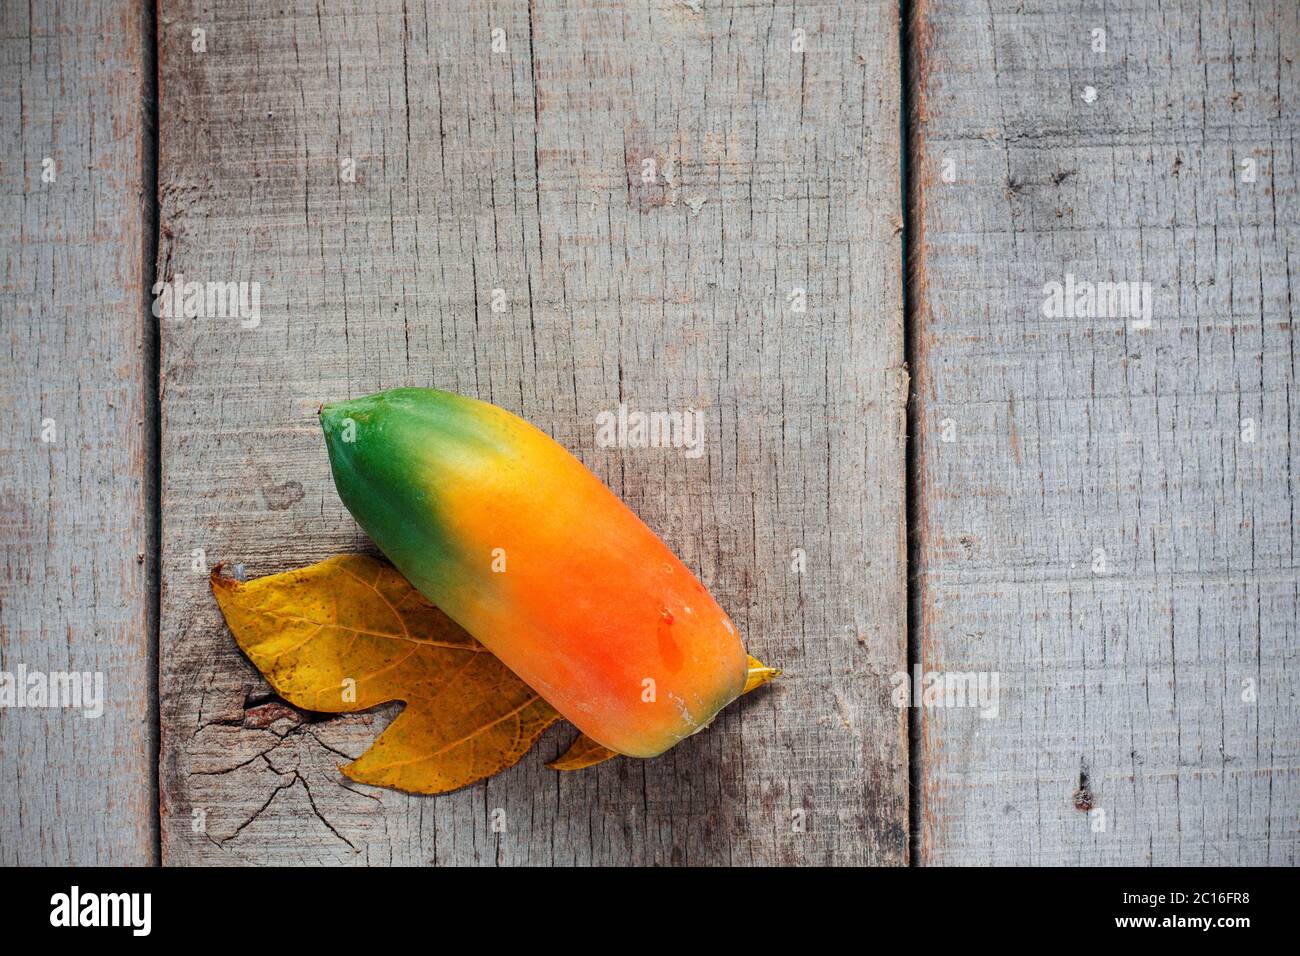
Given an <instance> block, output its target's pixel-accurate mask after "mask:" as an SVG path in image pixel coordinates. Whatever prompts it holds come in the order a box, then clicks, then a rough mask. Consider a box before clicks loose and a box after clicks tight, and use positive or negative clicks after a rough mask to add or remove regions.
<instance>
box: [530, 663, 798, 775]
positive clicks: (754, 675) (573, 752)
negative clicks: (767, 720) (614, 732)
mask: <svg viewBox="0 0 1300 956" xmlns="http://www.w3.org/2000/svg"><path fill="white" fill-rule="evenodd" d="M746 656H749V674H748V676H746V678H745V689H744V690H742V691H741V693H742V694H748V693H749V692H750V691H751V690H755V689H757V688H759V687H762V686H763V685H764V684H766V683H767V682H768V681H770V680H775V679H776V678H777V677H780V676H781V669H780V668H779V667H768V666H767V665H766V664H764V663H763V662H762V661H760V660H758V659H757V658H756V657H753V656H750V655H746ZM617 756H618V754H617V753H616V752H615V751H613V750H610V749H609V748H608V747H602V746H601V745H600V744H598V743H596V741H594V740H592V739H591V738H590V737H588V736H587V735H586V734H579V735H578V739H577V740H575V741H574V742H573V744H572V745H571V746H570V747H569V749H568V750H566V751H565V752H564V754H563V755H562V756H560V757H557V758H556V759H555V760H552V761H551V762H550V763H548V764H547V765H546V766H548V767H550V768H551V769H552V770H583V769H585V768H587V767H594V766H595V765H596V764H598V763H604V762H605V761H606V760H609V759H611V758H613V757H617Z"/></svg>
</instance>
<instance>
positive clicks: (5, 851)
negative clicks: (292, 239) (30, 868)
mask: <svg viewBox="0 0 1300 956" xmlns="http://www.w3.org/2000/svg"><path fill="white" fill-rule="evenodd" d="M52 6H53V5H52V4H39V3H37V4H26V3H23V4H17V3H12V4H11V3H6V4H4V5H3V6H0V203H2V204H3V212H2V213H0V335H2V336H3V341H4V349H3V354H0V461H2V462H3V463H4V464H3V467H0V671H4V672H6V673H7V674H9V675H11V676H12V677H13V678H14V679H19V676H20V675H21V674H22V673H23V669H24V668H25V669H26V674H27V676H28V677H36V676H37V675H40V676H41V677H44V678H48V677H49V676H51V675H53V674H55V673H56V672H60V673H78V674H80V673H86V674H90V675H92V679H91V680H92V682H91V684H90V690H91V695H92V698H93V697H94V689H95V684H94V677H93V675H95V674H99V675H102V682H103V683H102V692H103V700H102V707H103V710H102V715H101V716H99V717H92V716H88V715H87V714H88V712H89V713H93V712H94V711H95V710H96V708H95V706H94V702H93V699H92V700H91V702H90V703H91V706H90V708H89V710H87V709H85V708H83V709H74V708H71V707H59V708H43V709H29V708H24V707H17V706H13V702H12V701H8V700H6V706H3V707H0V864H5V865H14V864H70V863H111V864H143V863H149V862H151V861H152V860H153V859H154V854H155V847H156V831H157V827H156V820H157V816H156V809H155V808H156V804H155V788H154V783H153V781H154V772H155V765H154V747H153V744H152V735H153V725H152V722H151V719H150V714H151V711H152V709H153V686H154V682H153V673H154V657H153V647H154V635H155V625H154V621H153V617H152V610H151V609H152V607H153V600H152V594H153V589H152V587H151V581H152V580H153V568H154V559H153V554H154V551H153V537H152V515H153V513H154V502H153V501H152V500H151V496H150V492H149V489H151V488H152V481H151V478H150V476H151V474H152V464H151V455H152V450H151V441H150V438H149V436H150V435H151V434H152V425H153V417H154V412H153V410H152V407H151V404H150V403H151V401H152V395H153V389H152V388H151V387H149V386H148V384H147V382H148V378H147V374H148V370H150V369H152V367H153V363H152V359H151V358H148V357H147V356H151V355H152V354H153V349H154V345H153V341H152V336H151V332H150V329H151V325H150V324H149V322H148V321H147V315H148V313H147V307H146V301H145V287H146V285H147V279H146V276H147V275H148V274H150V273H151V272H152V264H151V263H150V264H149V269H148V272H146V269H145V265H146V259H147V255H146V252H147V250H151V249H152V239H149V238H147V236H151V235H152V225H151V222H152V215H153V213H152V210H153V198H152V195H145V194H144V188H145V183H146V181H147V179H146V171H147V165H146V164H147V162H149V161H150V160H151V158H152V147H151V146H148V145H147V144H148V143H149V142H150V141H149V139H148V138H147V136H146V126H147V124H146V118H147V115H148V114H147V110H146V108H145V93H146V90H147V84H148V75H149V74H148V66H147V65H148V63H149V62H151V60H150V56H149V49H150V48H149V40H148V31H147V29H146V28H147V25H148V20H147V11H145V10H143V9H142V8H141V7H140V5H139V4H136V3H132V2H128V0H95V2H86V3H80V4H76V5H75V10H74V9H72V6H73V5H67V6H66V8H65V9H51V7H52ZM47 160H48V161H50V162H47ZM150 191H151V190H150ZM47 439H50V440H47ZM35 686H36V685H35V684H33V685H28V684H27V683H26V682H24V683H23V686H22V687H21V688H20V690H22V691H26V690H28V689H29V687H30V688H34V687H35ZM24 698H25V699H27V698H26V695H25V694H24ZM58 699H59V700H60V701H63V702H70V698H68V697H64V696H62V695H61V694H60V695H59V697H58Z"/></svg>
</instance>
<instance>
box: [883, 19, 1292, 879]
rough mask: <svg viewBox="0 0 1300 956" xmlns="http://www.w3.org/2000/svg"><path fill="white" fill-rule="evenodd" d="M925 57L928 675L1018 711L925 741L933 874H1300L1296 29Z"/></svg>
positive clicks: (950, 44)
mask: <svg viewBox="0 0 1300 956" xmlns="http://www.w3.org/2000/svg"><path fill="white" fill-rule="evenodd" d="M911 28H912V30H911V37H910V41H911V43H910V61H911V67H912V70H913V73H912V78H913V80H914V86H913V92H912V108H913V110H914V115H913V117H912V119H913V128H914V129H915V130H916V138H915V140H914V142H913V144H912V158H913V166H912V173H911V179H912V183H913V190H914V191H913V194H912V205H913V208H912V216H913V219H912V222H913V224H914V226H915V246H914V248H913V250H912V251H913V255H914V259H913V263H912V266H913V271H912V286H911V288H912V292H913V300H914V301H915V302H916V314H915V317H914V324H913V325H911V326H910V327H909V328H910V335H911V336H912V339H911V341H912V346H913V347H912V349H911V351H912V357H913V359H914V386H915V393H914V400H915V402H916V403H917V409H916V413H915V426H916V432H917V436H918V439H919V449H918V459H917V462H918V470H917V476H916V483H917V484H916V490H917V495H916V502H915V504H916V513H915V519H916V526H915V533H916V534H917V536H918V537H917V568H916V572H915V573H916V575H917V578H916V599H917V602H918V603H917V608H916V610H917V615H918V619H919V623H920V652H921V659H922V663H923V665H924V667H925V668H926V669H938V670H948V671H974V672H997V673H999V674H1000V688H1001V702H1000V713H999V716H998V717H997V719H982V718H981V717H980V716H978V713H977V712H976V711H975V710H972V709H969V708H965V709H963V708H951V709H948V708H934V709H928V710H923V711H922V715H921V726H922V729H923V734H922V737H921V739H920V741H919V744H920V748H919V749H920V756H921V794H920V798H919V799H920V805H919V810H920V814H919V816H920V821H921V828H920V842H919V853H920V859H921V861H922V862H925V863H960V864H988V863H1002V864H1008V863H1010V864H1081V863H1104V864H1144V863H1151V864H1233V863H1271V864H1294V863H1295V862H1296V859H1297V856H1298V855H1300V854H1298V852H1297V850H1298V841H1300V826H1297V824H1298V823H1300V817H1298V816H1297V814H1298V813H1300V713H1298V711H1297V702H1296V695H1295V684H1294V681H1295V680H1296V679H1297V677H1300V672H1298V669H1297V668H1298V665H1297V657H1296V654H1297V651H1296V648H1297V632H1298V631H1300V617H1298V612H1297V608H1298V607H1300V600H1298V598H1300V584H1298V575H1297V560H1296V551H1297V535H1298V534H1300V531H1298V529H1297V525H1296V521H1295V510H1294V509H1295V498H1296V491H1297V489H1296V485H1295V481H1296V475H1297V474H1300V467H1298V466H1300V461H1298V459H1297V456H1298V455H1300V442H1296V441H1294V436H1295V435H1296V434H1297V427H1298V426H1300V421H1298V419H1297V416H1298V415H1300V401H1297V392H1296V383H1297V379H1296V375H1297V367H1296V347H1295V331H1294V323H1295V318H1296V313H1295V310H1296V303H1297V301H1298V300H1297V296H1296V294H1295V287H1296V281H1297V273H1296V269H1297V263H1300V258H1298V257H1297V251H1298V250H1297V238H1298V235H1300V233H1298V231H1297V223H1298V222H1300V204H1298V202H1300V195H1298V194H1297V189H1296V141H1297V113H1296V111H1295V109H1294V104H1295V102H1296V99H1297V94H1298V93H1300V88H1298V87H1300V83H1298V81H1297V66H1296V54H1297V52H1298V51H1297V43H1300V23H1298V22H1297V8H1296V5H1295V4H1294V3H1293V2H1291V0H1277V2H1267V0H1266V2H1254V3H1244V4H1215V3H1204V4H1197V3H1193V2H1175V3H1167V2H1155V0H1131V2H1127V3H1122V4H1118V5H1116V4H1113V3H1098V2H1087V3H1083V4H1079V3H1075V2H1064V0H1060V2H1057V0H1047V2H1043V3H1035V4H1024V3H1018V2H1011V0H994V2H991V3H988V4H968V3H960V2H951V0H929V2H925V3H921V4H919V5H918V7H917V9H916V11H915V19H914V20H913V21H912V23H911ZM1094 30H1104V31H1105V42H1106V45H1105V50H1104V51H1102V50H1097V49H1094V46H1093V43H1094V40H1095V37H1096V35H1095V34H1094V32H1093V31H1094ZM948 161H951V165H950V166H948V167H947V168H948V171H949V173H950V176H949V178H950V179H951V181H947V180H946V179H945V164H946V162H948ZM1252 164H1253V168H1254V170H1255V178H1254V181H1253V182H1252V181H1250V179H1249V175H1248V169H1249V168H1250V167H1251V165H1252ZM1067 273H1072V274H1073V275H1074V276H1075V277H1076V279H1077V280H1088V281H1092V282H1099V281H1137V282H1148V283H1150V284H1151V287H1152V292H1153V295H1154V310H1153V316H1152V319H1153V321H1152V325H1151V327H1150V328H1142V327H1141V322H1140V321H1139V322H1138V323H1136V324H1135V323H1134V322H1131V321H1128V320H1126V319H1125V318H1123V317H1122V316H1121V317H1116V316H1115V314H1114V313H1113V312H1111V313H1108V314H1106V315H1103V316H1101V317H1097V318H1072V317H1065V316H1056V315H1052V316H1048V315H1045V314H1044V312H1043V311H1042V307H1043V304H1044V301H1045V299H1046V296H1045V294H1044V287H1045V285H1046V284H1047V283H1049V282H1052V281H1056V282H1064V281H1065V276H1066V274H1067ZM1252 429H1253V433H1252ZM945 434H946V436H947V439H950V440H946V438H945Z"/></svg>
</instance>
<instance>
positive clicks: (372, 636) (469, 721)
mask: <svg viewBox="0 0 1300 956" xmlns="http://www.w3.org/2000/svg"><path fill="white" fill-rule="evenodd" d="M212 593H213V594H214V595H215V596H216V599H217V604H218V605H219V606H220V607H221V612H222V614H224V615H225V617H226V623H227V624H229V625H230V630H231V631H232V632H233V633H234V635H235V640H236V641H237V642H238V643H239V646H240V648H242V649H243V651H244V653H245V654H247V655H248V658H249V660H251V661H252V662H253V664H254V665H255V666H256V667H257V669H258V670H260V671H261V672H262V674H263V675H264V676H265V677H266V679H267V680H268V681H270V683H271V686H272V687H274V688H275V690H276V692H277V693H278V694H280V696H281V697H283V698H284V699H285V700H287V701H289V703H291V704H293V705H294V706H296V707H302V708H304V709H306V710H316V711H324V712H326V713H332V714H340V713H351V712H353V711H360V710H366V709H368V708H371V707H374V706H376V705H378V704H382V703H386V702H388V701H394V700H401V701H405V702H406V707H405V708H404V709H403V711H402V713H401V714H400V715H399V716H398V717H397V719H396V720H394V721H393V722H392V724H390V725H389V726H388V729H386V730H385V731H384V732H383V733H382V734H380V736H379V739H378V740H376V741H375V742H374V744H373V745H372V746H371V747H370V749H369V750H367V751H366V752H365V753H364V754H362V755H361V756H360V757H359V758H358V759H357V760H355V761H353V762H352V763H350V764H348V765H346V766H345V767H343V768H342V770H343V772H344V773H345V774H347V775H348V776H349V777H351V778H352V779H353V780H356V781H358V782H360V783H368V784H375V785H378V786H385V787H395V788H397V789H399V790H406V791H410V792H413V793H446V792H447V791H449V790H455V789H457V788H459V787H463V786H466V785H467V784H471V783H473V782H474V781H476V780H481V779H483V778H484V777H490V776H491V775H492V774H494V773H497V772H498V771H501V770H504V769H505V768H506V767H509V766H511V765H513V764H514V763H516V762H517V761H518V760H519V758H521V757H522V756H523V755H524V754H525V753H527V752H528V749H529V748H530V747H532V745H533V744H534V743H536V742H537V738H538V737H540V736H541V735H542V732H543V731H544V730H546V728H547V727H549V726H550V725H551V724H553V723H555V722H556V721H557V720H559V719H560V715H559V713H557V712H556V711H555V709H554V708H552V707H551V705H550V704H548V703H547V702H546V701H544V700H543V699H542V698H541V697H540V696H538V694H537V693H536V692H535V691H533V690H532V688H530V687H529V686H528V685H527V684H525V683H524V682H523V681H521V680H520V679H519V678H518V677H516V676H515V675H514V674H513V673H512V672H511V671H510V670H509V669H507V668H506V666H505V665H504V664H502V663H501V662H500V661H499V660H497V659H496V657H494V656H493V655H492V653H491V652H490V651H488V649H487V648H485V647H484V646H483V645H482V644H480V643H479V642H478V641H476V640H474V638H473V637H471V636H470V635H469V634H468V633H467V632H465V631H464V630H462V629H461V628H460V627H459V626H458V625H457V624H456V623H455V622H453V621H452V620H451V619H450V618H449V617H447V616H446V615H445V614H443V613H442V612H441V611H439V610H438V609H437V608H435V607H434V606H433V605H432V604H430V603H429V602H428V601H426V600H425V599H424V598H423V597H422V596H421V595H420V594H419V592H417V591H416V590H415V589H414V588H413V587H411V585H410V584H408V583H407V581H406V579H405V578H403V577H402V576H401V575H400V574H398V572H397V571H396V570H394V569H393V568H392V567H390V566H389V565H387V564H385V563H384V562H382V561H379V560H377V559H375V558H371V557H367V556H365V555H341V556H338V557H334V558H330V559H329V560H328V561H323V562H321V563H320V564H314V565H312V566H311V567H308V568H302V569H300V570H297V571H288V572H286V573H284V574H275V575H271V576H270V577H265V578H258V579H257V580H254V581H249V582H247V583H241V582H239V581H234V580H230V579H228V578H222V577H220V576H219V574H218V572H215V571H214V572H213V575H212Z"/></svg>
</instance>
